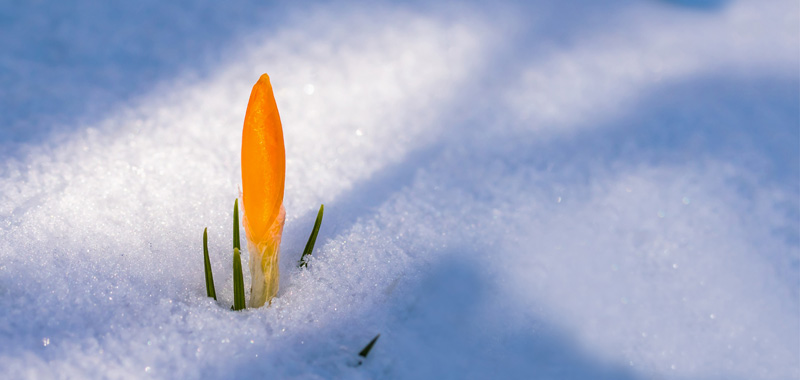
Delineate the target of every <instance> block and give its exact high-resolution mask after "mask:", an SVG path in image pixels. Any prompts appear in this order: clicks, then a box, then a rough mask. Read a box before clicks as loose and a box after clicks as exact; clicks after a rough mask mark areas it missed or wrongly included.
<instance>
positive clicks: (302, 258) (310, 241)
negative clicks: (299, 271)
mask: <svg viewBox="0 0 800 380" xmlns="http://www.w3.org/2000/svg"><path fill="white" fill-rule="evenodd" d="M324 211H325V205H319V212H317V220H316V221H314V229H312V230H311V236H309V237H308V242H307V243H306V248H305V249H304V250H303V255H302V256H300V263H299V264H298V266H299V267H301V268H302V267H308V261H307V260H306V256H308V255H310V254H311V252H313V251H314V244H316V242H317V234H319V226H320V225H322V213H323V212H324Z"/></svg>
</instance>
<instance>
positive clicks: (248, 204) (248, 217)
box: [242, 74, 286, 307]
mask: <svg viewBox="0 0 800 380" xmlns="http://www.w3.org/2000/svg"><path fill="white" fill-rule="evenodd" d="M285 176H286V151H285V148H284V146H283V128H282V127H281V118H280V116H279V115H278V105H277V104H276V103H275V96H274V95H273V93H272V84H270V81H269V76H268V75H267V74H264V75H262V76H261V78H259V79H258V82H256V84H255V85H254V86H253V91H252V92H251V93H250V101H249V102H248V103H247V112H246V113H245V116H244V130H243V131H242V204H243V207H244V227H245V232H246V234H247V248H248V251H249V252H250V281H251V283H250V307H260V306H263V305H264V304H265V303H268V302H270V301H271V300H272V298H273V297H275V295H276V294H277V293H278V282H279V273H278V256H279V249H280V244H281V234H282V233H283V222H284V219H285V216H286V212H285V210H284V208H283V187H284V181H285Z"/></svg>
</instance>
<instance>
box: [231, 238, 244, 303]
mask: <svg viewBox="0 0 800 380" xmlns="http://www.w3.org/2000/svg"><path fill="white" fill-rule="evenodd" d="M244 308H245V305H244V277H243V276H242V260H241V257H240V255H239V248H234V249H233V310H242V309H244Z"/></svg>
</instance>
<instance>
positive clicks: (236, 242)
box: [233, 199, 242, 251]
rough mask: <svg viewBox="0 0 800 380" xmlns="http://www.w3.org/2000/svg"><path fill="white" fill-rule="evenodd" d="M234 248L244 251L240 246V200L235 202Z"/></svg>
mask: <svg viewBox="0 0 800 380" xmlns="http://www.w3.org/2000/svg"><path fill="white" fill-rule="evenodd" d="M233 248H239V250H240V251H241V250H242V246H241V245H240V244H239V199H236V200H235V201H234V202H233Z"/></svg>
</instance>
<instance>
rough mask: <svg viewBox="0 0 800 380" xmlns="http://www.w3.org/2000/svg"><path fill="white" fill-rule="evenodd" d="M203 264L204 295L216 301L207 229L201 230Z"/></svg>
mask: <svg viewBox="0 0 800 380" xmlns="http://www.w3.org/2000/svg"><path fill="white" fill-rule="evenodd" d="M203 264H204V265H205V271H206V294H208V296H209V297H211V298H213V299H214V300H215V301H216V300H217V292H216V291H215V290H214V275H213V274H211V260H210V259H209V258H208V228H206V229H205V230H203Z"/></svg>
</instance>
